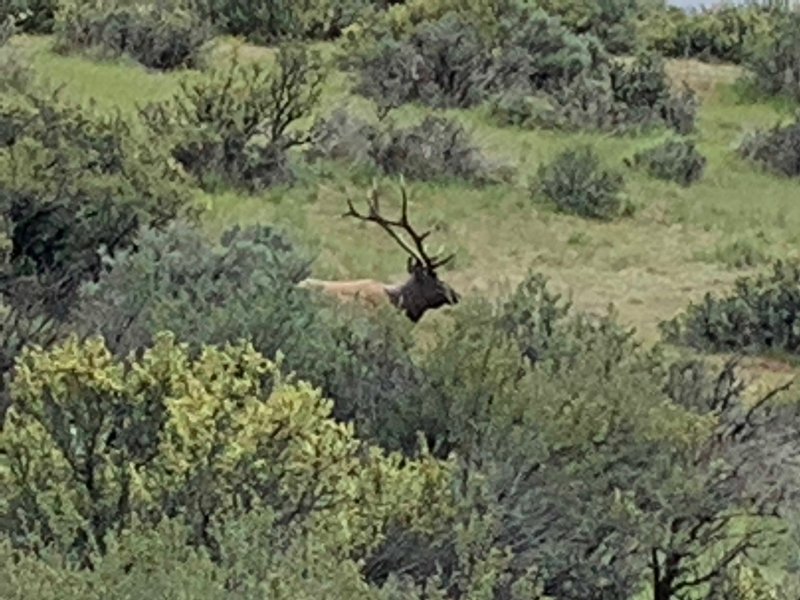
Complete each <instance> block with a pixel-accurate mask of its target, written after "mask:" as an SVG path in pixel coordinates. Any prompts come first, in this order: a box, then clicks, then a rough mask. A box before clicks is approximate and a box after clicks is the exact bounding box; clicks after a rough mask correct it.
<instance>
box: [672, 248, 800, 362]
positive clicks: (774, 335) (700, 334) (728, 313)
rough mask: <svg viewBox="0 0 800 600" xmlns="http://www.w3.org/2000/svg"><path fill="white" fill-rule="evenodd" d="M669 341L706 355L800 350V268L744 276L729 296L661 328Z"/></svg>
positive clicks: (694, 307)
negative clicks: (703, 352)
mask: <svg viewBox="0 0 800 600" xmlns="http://www.w3.org/2000/svg"><path fill="white" fill-rule="evenodd" d="M661 328H662V331H663V333H664V336H665V338H666V339H667V340H668V341H671V342H676V343H681V344H686V345H688V346H691V347H693V348H697V349H699V350H704V351H708V352H728V351H735V352H750V353H756V352H762V351H765V350H776V351H783V352H788V353H798V351H800V266H798V265H796V264H794V263H790V262H784V261H777V262H775V263H774V264H773V266H772V272H771V273H764V274H759V275H756V276H751V277H742V278H740V279H738V280H737V281H736V284H735V286H734V289H733V291H732V292H731V293H730V294H728V295H727V296H722V297H719V296H714V295H711V294H706V296H705V298H704V299H703V301H702V302H701V303H699V304H690V305H689V307H688V308H687V309H686V311H685V312H683V313H682V314H680V315H678V316H676V317H675V318H674V319H672V320H670V321H665V322H664V323H662V325H661Z"/></svg>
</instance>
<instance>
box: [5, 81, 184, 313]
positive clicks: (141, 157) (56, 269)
mask: <svg viewBox="0 0 800 600" xmlns="http://www.w3.org/2000/svg"><path fill="white" fill-rule="evenodd" d="M186 183H187V182H186V179H185V177H183V176H182V175H181V173H180V171H179V170H178V169H177V168H176V167H175V165H174V164H173V163H172V162H171V161H170V160H169V159H168V157H167V156H165V155H164V154H163V153H162V152H161V151H160V150H159V149H158V147H155V146H151V145H149V144H147V143H145V142H143V141H142V140H141V139H140V138H139V137H138V136H136V135H134V134H133V133H132V132H131V131H130V129H129V127H128V124H127V122H126V121H125V120H124V119H122V117H120V116H119V115H115V116H108V115H105V114H103V113H100V112H97V111H96V109H94V108H91V107H83V106H76V105H74V104H71V103H70V102H67V101H64V100H62V99H61V97H60V95H59V94H58V93H57V92H56V93H53V92H51V91H49V90H47V89H46V88H41V89H40V88H38V87H31V88H26V89H22V90H12V91H9V92H7V93H5V94H3V95H2V96H1V97H0V214H2V215H4V216H5V217H6V218H7V220H8V223H9V227H10V236H9V237H10V240H11V250H10V259H9V262H10V268H11V271H12V278H13V280H14V281H15V284H14V286H11V285H8V286H6V287H5V289H4V291H5V292H9V291H10V290H12V289H13V288H15V287H18V286H21V287H20V289H23V288H24V287H25V285H32V286H33V287H34V288H35V289H38V290H40V293H41V296H37V297H36V300H38V301H41V302H42V303H43V304H44V305H45V306H46V307H47V311H48V312H49V313H50V314H52V315H58V316H60V317H63V316H65V315H66V314H68V313H69V310H70V308H71V304H72V300H73V299H74V294H75V292H76V291H77V289H78V287H79V286H80V284H81V283H82V282H83V281H84V280H86V279H87V278H91V277H93V276H94V275H96V274H97V272H98V271H99V269H100V266H101V265H100V258H99V255H98V251H99V250H100V249H101V248H105V249H107V250H108V251H109V252H111V253H113V252H116V251H118V250H120V249H122V248H125V247H127V246H128V245H129V244H131V242H132V240H133V239H134V238H135V237H136V235H137V233H138V231H139V229H140V228H141V227H145V226H152V227H156V228H159V227H162V226H164V225H166V224H168V223H169V222H170V221H172V220H173V219H175V218H176V217H178V216H180V215H189V214H194V212H195V209H194V206H193V203H192V201H191V194H190V193H189V190H188V188H187V186H186ZM26 282H27V283H26ZM23 284H24V285H23ZM19 297H20V300H21V301H22V302H24V303H27V302H28V301H29V300H30V297H29V293H27V292H21V293H20V294H19ZM10 302H11V303H12V304H14V302H13V301H10Z"/></svg>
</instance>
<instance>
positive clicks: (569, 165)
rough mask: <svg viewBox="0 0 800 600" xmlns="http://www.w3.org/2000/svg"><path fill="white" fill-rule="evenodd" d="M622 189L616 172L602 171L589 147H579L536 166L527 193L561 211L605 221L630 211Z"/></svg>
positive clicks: (596, 157) (621, 180)
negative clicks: (541, 197) (529, 189)
mask: <svg viewBox="0 0 800 600" xmlns="http://www.w3.org/2000/svg"><path fill="white" fill-rule="evenodd" d="M624 187H625V182H624V179H623V177H622V175H621V174H620V173H618V172H616V171H612V170H607V169H604V168H603V166H602V165H601V163H600V158H599V157H598V155H597V153H596V152H595V150H594V149H593V148H592V147H591V146H580V147H578V148H575V149H570V150H565V151H563V152H561V153H560V154H558V155H557V156H556V157H555V158H554V159H553V160H552V161H551V162H550V163H546V164H542V165H540V166H539V170H538V173H537V178H536V179H535V180H534V181H533V182H532V184H531V193H532V194H534V195H537V194H541V195H542V196H544V197H545V198H547V199H548V200H549V201H550V202H552V203H553V205H555V207H556V208H557V209H558V210H559V211H561V212H565V213H569V214H574V215H578V216H581V217H588V218H592V219H601V220H608V219H613V218H615V217H617V216H619V215H620V214H621V213H622V212H623V210H626V211H627V210H630V209H629V207H628V206H626V205H625V202H624V199H623V195H622V193H623V190H624Z"/></svg>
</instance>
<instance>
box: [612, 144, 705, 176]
mask: <svg viewBox="0 0 800 600" xmlns="http://www.w3.org/2000/svg"><path fill="white" fill-rule="evenodd" d="M626 162H628V163H629V164H630V165H632V166H634V167H639V168H642V169H644V170H645V171H646V172H647V173H648V174H649V175H650V176H652V177H656V178H658V179H664V180H666V181H674V182H675V183H679V184H680V185H682V186H689V185H691V184H692V183H695V182H696V181H699V180H700V179H701V178H702V177H703V171H705V168H706V162H707V159H706V157H705V156H703V155H702V154H700V152H699V151H698V150H697V148H696V147H695V144H694V142H693V141H691V140H687V139H668V140H667V141H665V142H662V143H661V144H658V145H656V146H653V147H651V148H647V149H645V150H642V151H640V152H637V153H636V154H634V156H633V160H631V161H626Z"/></svg>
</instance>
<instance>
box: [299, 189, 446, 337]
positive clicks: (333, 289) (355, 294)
mask: <svg viewBox="0 0 800 600" xmlns="http://www.w3.org/2000/svg"><path fill="white" fill-rule="evenodd" d="M400 191H401V199H402V207H401V213H400V218H399V219H397V220H390V219H386V218H385V217H383V216H382V215H381V214H380V208H379V205H378V190H377V186H375V185H373V187H372V190H370V193H369V194H368V196H367V198H368V212H367V214H362V213H359V212H358V211H357V210H356V209H355V207H354V206H353V203H352V201H350V200H349V199H348V201H347V206H348V209H349V210H348V211H347V212H346V213H345V214H344V215H343V216H345V217H354V218H356V219H359V220H361V221H370V222H373V223H376V224H377V225H379V226H380V227H381V228H382V229H383V230H384V231H386V232H387V233H388V234H389V235H390V236H391V237H392V239H394V240H395V241H396V242H397V243H398V244H399V245H400V247H401V248H402V249H403V250H405V252H406V253H408V254H409V257H408V264H407V270H408V274H409V277H408V279H407V280H406V281H405V282H403V283H397V284H387V283H383V282H380V281H376V280H375V279H354V280H349V281H325V280H321V279H305V280H303V281H301V282H300V283H299V284H298V286H299V287H302V288H311V289H313V288H316V289H320V290H322V291H323V292H325V293H327V294H330V295H332V296H335V297H337V298H338V299H340V300H355V301H360V302H363V303H364V304H366V305H368V306H372V307H378V306H380V305H381V304H382V303H385V302H390V303H391V304H392V305H393V306H395V307H396V308H398V309H399V310H402V311H403V312H404V313H405V315H406V316H407V317H408V318H409V319H411V320H412V321H413V322H415V323H416V322H417V321H419V320H420V319H421V318H422V316H423V315H424V314H425V313H426V312H427V311H428V310H432V309H436V308H440V307H442V306H445V305H452V304H458V302H459V301H460V295H459V294H458V293H457V292H456V291H455V290H453V288H451V287H450V286H449V285H447V284H446V283H445V282H444V281H442V280H441V279H439V276H438V274H437V272H436V270H437V269H438V268H439V267H441V266H442V265H444V264H446V263H448V262H449V261H451V260H452V259H453V257H454V255H452V254H451V255H450V256H448V257H446V258H444V259H439V258H436V257H431V256H429V255H428V254H427V252H426V251H425V247H424V245H423V242H424V240H425V238H427V237H428V235H429V234H430V231H426V232H425V233H421V234H420V233H417V232H416V231H415V230H414V228H413V227H412V226H411V224H410V223H409V221H408V195H407V193H406V189H405V186H404V185H403V183H402V180H401V184H400ZM397 230H399V231H403V232H405V233H406V234H408V236H409V237H410V238H411V240H412V243H413V245H414V247H413V248H412V247H411V246H410V245H409V244H408V243H406V241H405V240H403V238H402V237H400V235H399V234H398V232H397Z"/></svg>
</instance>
